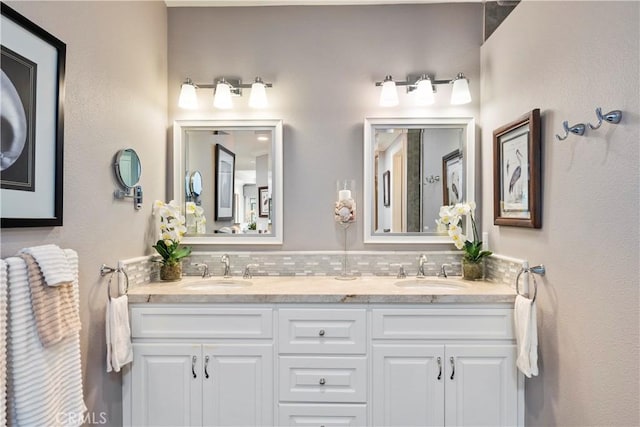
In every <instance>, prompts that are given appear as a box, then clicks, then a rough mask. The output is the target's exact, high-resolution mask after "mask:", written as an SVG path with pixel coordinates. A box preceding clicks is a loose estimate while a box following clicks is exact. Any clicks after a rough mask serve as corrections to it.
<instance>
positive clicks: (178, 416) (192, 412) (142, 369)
mask: <svg viewBox="0 0 640 427" xmlns="http://www.w3.org/2000/svg"><path fill="white" fill-rule="evenodd" d="M201 367H202V365H201V346H200V345H199V344H195V345H191V344H133V364H132V365H131V376H132V381H131V384H132V389H131V424H132V425H134V426H199V425H202V382H201V378H200V372H201V371H200V370H201ZM194 374H195V376H194Z"/></svg>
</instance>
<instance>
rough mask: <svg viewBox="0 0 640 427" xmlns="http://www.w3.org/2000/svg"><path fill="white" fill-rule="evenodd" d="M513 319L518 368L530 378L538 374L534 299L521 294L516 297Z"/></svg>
mask: <svg viewBox="0 0 640 427" xmlns="http://www.w3.org/2000/svg"><path fill="white" fill-rule="evenodd" d="M514 321H515V329H516V342H517V347H518V357H517V359H516V365H517V366H518V369H520V371H521V372H522V373H523V374H525V375H526V376H527V378H531V377H532V376H536V375H538V326H537V319H536V303H535V301H532V300H530V299H529V298H525V297H523V296H521V295H518V296H517V297H516V303H515V310H514Z"/></svg>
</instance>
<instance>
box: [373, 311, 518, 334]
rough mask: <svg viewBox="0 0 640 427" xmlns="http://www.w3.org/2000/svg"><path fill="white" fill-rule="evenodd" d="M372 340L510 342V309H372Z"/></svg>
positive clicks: (511, 320)
mask: <svg viewBox="0 0 640 427" xmlns="http://www.w3.org/2000/svg"><path fill="white" fill-rule="evenodd" d="M371 322H372V335H373V338H374V339H466V338H469V339H513V338H514V334H513V310H511V309H503V308H496V309H457V308H444V309H379V310H372V313H371Z"/></svg>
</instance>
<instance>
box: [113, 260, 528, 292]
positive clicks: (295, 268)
mask: <svg viewBox="0 0 640 427" xmlns="http://www.w3.org/2000/svg"><path fill="white" fill-rule="evenodd" d="M423 253H424V254H425V255H426V256H427V262H426V263H425V274H426V275H427V276H435V275H437V274H438V272H439V271H440V267H441V265H442V264H449V265H450V267H448V268H447V273H448V274H450V275H452V276H459V275H461V274H462V273H461V260H462V253H461V252H459V251H442V252H420V251H354V252H348V253H347V270H348V272H349V273H350V274H352V275H355V276H395V275H396V274H397V273H398V269H399V265H402V266H403V267H404V270H405V272H406V273H407V275H408V276H414V275H415V274H416V273H417V270H418V259H419V258H420V255H422V254H423ZM223 254H227V255H229V258H230V261H231V274H232V275H233V276H242V274H243V272H244V268H245V266H246V265H247V264H257V265H258V267H257V268H253V269H252V273H253V275H254V276H334V275H337V274H339V273H340V272H341V271H342V268H343V262H344V259H345V255H344V252H342V251H318V252H316V251H308V252H285V251H268V252H264V251H261V252H250V251H238V252H230V251H226V252H192V254H191V255H190V256H189V257H187V258H185V259H184V260H183V262H182V268H183V273H184V274H185V275H189V276H195V275H198V274H200V273H199V271H198V269H197V268H196V267H194V266H193V265H192V264H194V263H205V264H207V265H208V266H209V272H210V274H211V275H212V276H221V275H222V274H223V264H222V263H221V262H220V257H221V256H222V255H223ZM155 259H157V257H154V256H146V257H138V258H131V259H127V260H122V261H120V263H119V266H121V267H122V268H125V269H126V271H127V273H128V275H129V282H130V283H129V286H130V287H133V286H138V285H142V284H145V283H149V282H153V281H157V280H158V278H159V268H160V264H159V263H157V262H155V261H154V260H155ZM521 266H522V261H521V260H516V259H512V258H507V257H502V256H499V255H494V256H492V257H489V258H488V259H487V261H486V263H485V275H486V279H487V280H489V281H492V282H498V283H504V284H506V285H508V286H512V287H515V278H516V275H517V274H518V271H519V270H520V268H521ZM121 289H122V286H121Z"/></svg>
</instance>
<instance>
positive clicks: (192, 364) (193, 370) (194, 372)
mask: <svg viewBox="0 0 640 427" xmlns="http://www.w3.org/2000/svg"><path fill="white" fill-rule="evenodd" d="M197 360H198V358H197V357H196V356H192V357H191V373H192V374H193V378H198V376H197V375H196V361H197Z"/></svg>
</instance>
